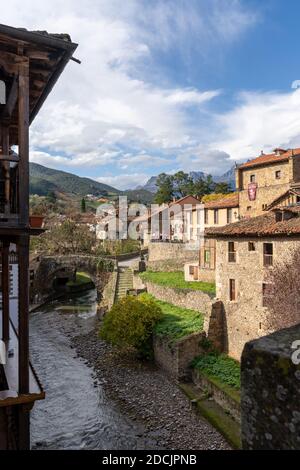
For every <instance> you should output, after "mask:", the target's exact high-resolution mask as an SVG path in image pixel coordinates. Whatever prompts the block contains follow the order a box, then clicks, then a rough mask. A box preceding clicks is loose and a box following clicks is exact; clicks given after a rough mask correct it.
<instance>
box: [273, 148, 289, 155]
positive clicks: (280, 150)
mask: <svg viewBox="0 0 300 470" xmlns="http://www.w3.org/2000/svg"><path fill="white" fill-rule="evenodd" d="M273 152H274V153H275V155H276V157H280V155H282V154H283V153H285V152H286V150H284V149H282V148H279V147H277V148H276V149H274V150H273Z"/></svg>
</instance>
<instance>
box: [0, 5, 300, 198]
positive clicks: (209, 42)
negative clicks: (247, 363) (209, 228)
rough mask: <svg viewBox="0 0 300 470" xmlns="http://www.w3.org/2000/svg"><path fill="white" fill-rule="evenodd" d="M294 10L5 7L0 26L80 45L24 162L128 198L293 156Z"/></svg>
mask: <svg viewBox="0 0 300 470" xmlns="http://www.w3.org/2000/svg"><path fill="white" fill-rule="evenodd" d="M299 16H300V2H298V1H297V0H286V1H283V0H264V1H263V2H262V1H257V0H247V1H246V0H127V1H126V2H125V1H123V0H97V1H96V0H81V1H79V0H65V1H60V0H52V1H51V5H47V4H46V2H38V1H36V0H23V1H20V0H11V1H10V2H9V3H8V4H7V6H6V8H5V11H4V12H2V13H1V22H3V23H7V24H10V25H14V26H23V27H27V28H28V29H46V30H48V31H50V32H69V33H70V34H71V36H72V38H73V40H74V41H75V42H78V43H79V48H78V50H77V52H76V56H77V57H78V58H79V59H80V60H82V64H81V65H80V66H79V65H77V64H75V63H70V64H69V65H68V67H67V69H66V70H65V72H64V74H63V75H62V77H61V79H60V81H59V83H58V84H57V86H56V87H55V89H54V91H53V93H52V94H51V96H50V97H49V99H48V102H47V103H46V104H45V106H44V108H43V109H42V111H41V113H40V115H39V116H38V118H37V119H36V121H35V122H34V124H33V126H32V129H31V160H32V161H35V162H37V163H41V164H44V165H46V166H49V167H53V168H57V169H62V170H66V171H70V172H72V173H76V174H78V175H80V176H89V177H91V178H94V179H97V180H99V181H103V182H105V183H108V184H111V185H113V186H115V187H117V188H122V189H126V188H129V187H135V186H136V185H139V184H142V183H144V182H145V181H146V180H147V179H148V178H149V177H150V176H151V175H156V174H158V173H160V172H162V171H167V172H174V171H176V170H179V169H183V170H185V171H191V170H193V171H195V170H202V171H206V172H210V173H212V174H222V173H223V172H225V171H226V170H227V169H229V168H230V166H232V164H233V163H234V162H235V161H242V160H245V159H248V158H252V157H254V156H256V155H257V154H259V153H260V151H261V150H262V149H263V150H264V151H265V152H267V151H271V150H272V149H273V148H274V147H277V146H282V147H295V146H300V88H292V83H293V82H294V81H295V80H300V61H299V35H300V33H299V26H298V25H299Z"/></svg>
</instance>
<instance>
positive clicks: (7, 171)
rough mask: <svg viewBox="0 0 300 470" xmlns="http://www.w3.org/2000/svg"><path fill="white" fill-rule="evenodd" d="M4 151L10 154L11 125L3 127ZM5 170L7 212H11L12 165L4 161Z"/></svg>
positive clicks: (5, 153) (4, 153)
mask: <svg viewBox="0 0 300 470" xmlns="http://www.w3.org/2000/svg"><path fill="white" fill-rule="evenodd" d="M2 153H3V155H6V156H7V155H9V127H8V126H3V127H2ZM2 165H3V172H4V198H5V214H7V215H9V214H10V165H9V162H3V163H2Z"/></svg>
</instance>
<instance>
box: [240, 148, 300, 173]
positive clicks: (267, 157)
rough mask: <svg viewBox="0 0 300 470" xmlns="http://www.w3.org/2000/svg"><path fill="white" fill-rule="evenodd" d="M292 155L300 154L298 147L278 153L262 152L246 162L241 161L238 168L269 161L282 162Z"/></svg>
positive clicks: (267, 163)
mask: <svg viewBox="0 0 300 470" xmlns="http://www.w3.org/2000/svg"><path fill="white" fill-rule="evenodd" d="M292 155H300V148H296V149H288V150H282V151H281V153H280V155H277V154H276V153H269V154H263V155H260V156H259V157H257V158H253V159H252V160H249V161H248V162H246V163H243V164H242V165H240V166H239V168H241V169H244V168H248V167H253V166H260V165H269V164H271V163H277V162H284V161H287V160H288V158H289V157H291V156H292Z"/></svg>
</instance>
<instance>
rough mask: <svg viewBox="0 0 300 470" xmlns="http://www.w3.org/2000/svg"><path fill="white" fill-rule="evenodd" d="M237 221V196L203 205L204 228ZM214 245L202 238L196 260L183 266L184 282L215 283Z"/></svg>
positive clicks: (207, 239)
mask: <svg viewBox="0 0 300 470" xmlns="http://www.w3.org/2000/svg"><path fill="white" fill-rule="evenodd" d="M238 220H239V195H238V194H237V193H234V194H229V195H228V196H226V197H222V198H220V199H217V200H214V201H209V202H207V203H205V204H204V218H203V222H204V227H205V229H207V228H210V227H221V226H224V225H226V224H228V223H234V222H237V221H238ZM215 268H216V243H215V240H214V239H209V238H207V237H202V239H200V247H199V252H198V256H197V258H195V259H194V260H193V263H186V264H185V265H184V277H185V280H186V281H204V282H215V275H216V274H215Z"/></svg>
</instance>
